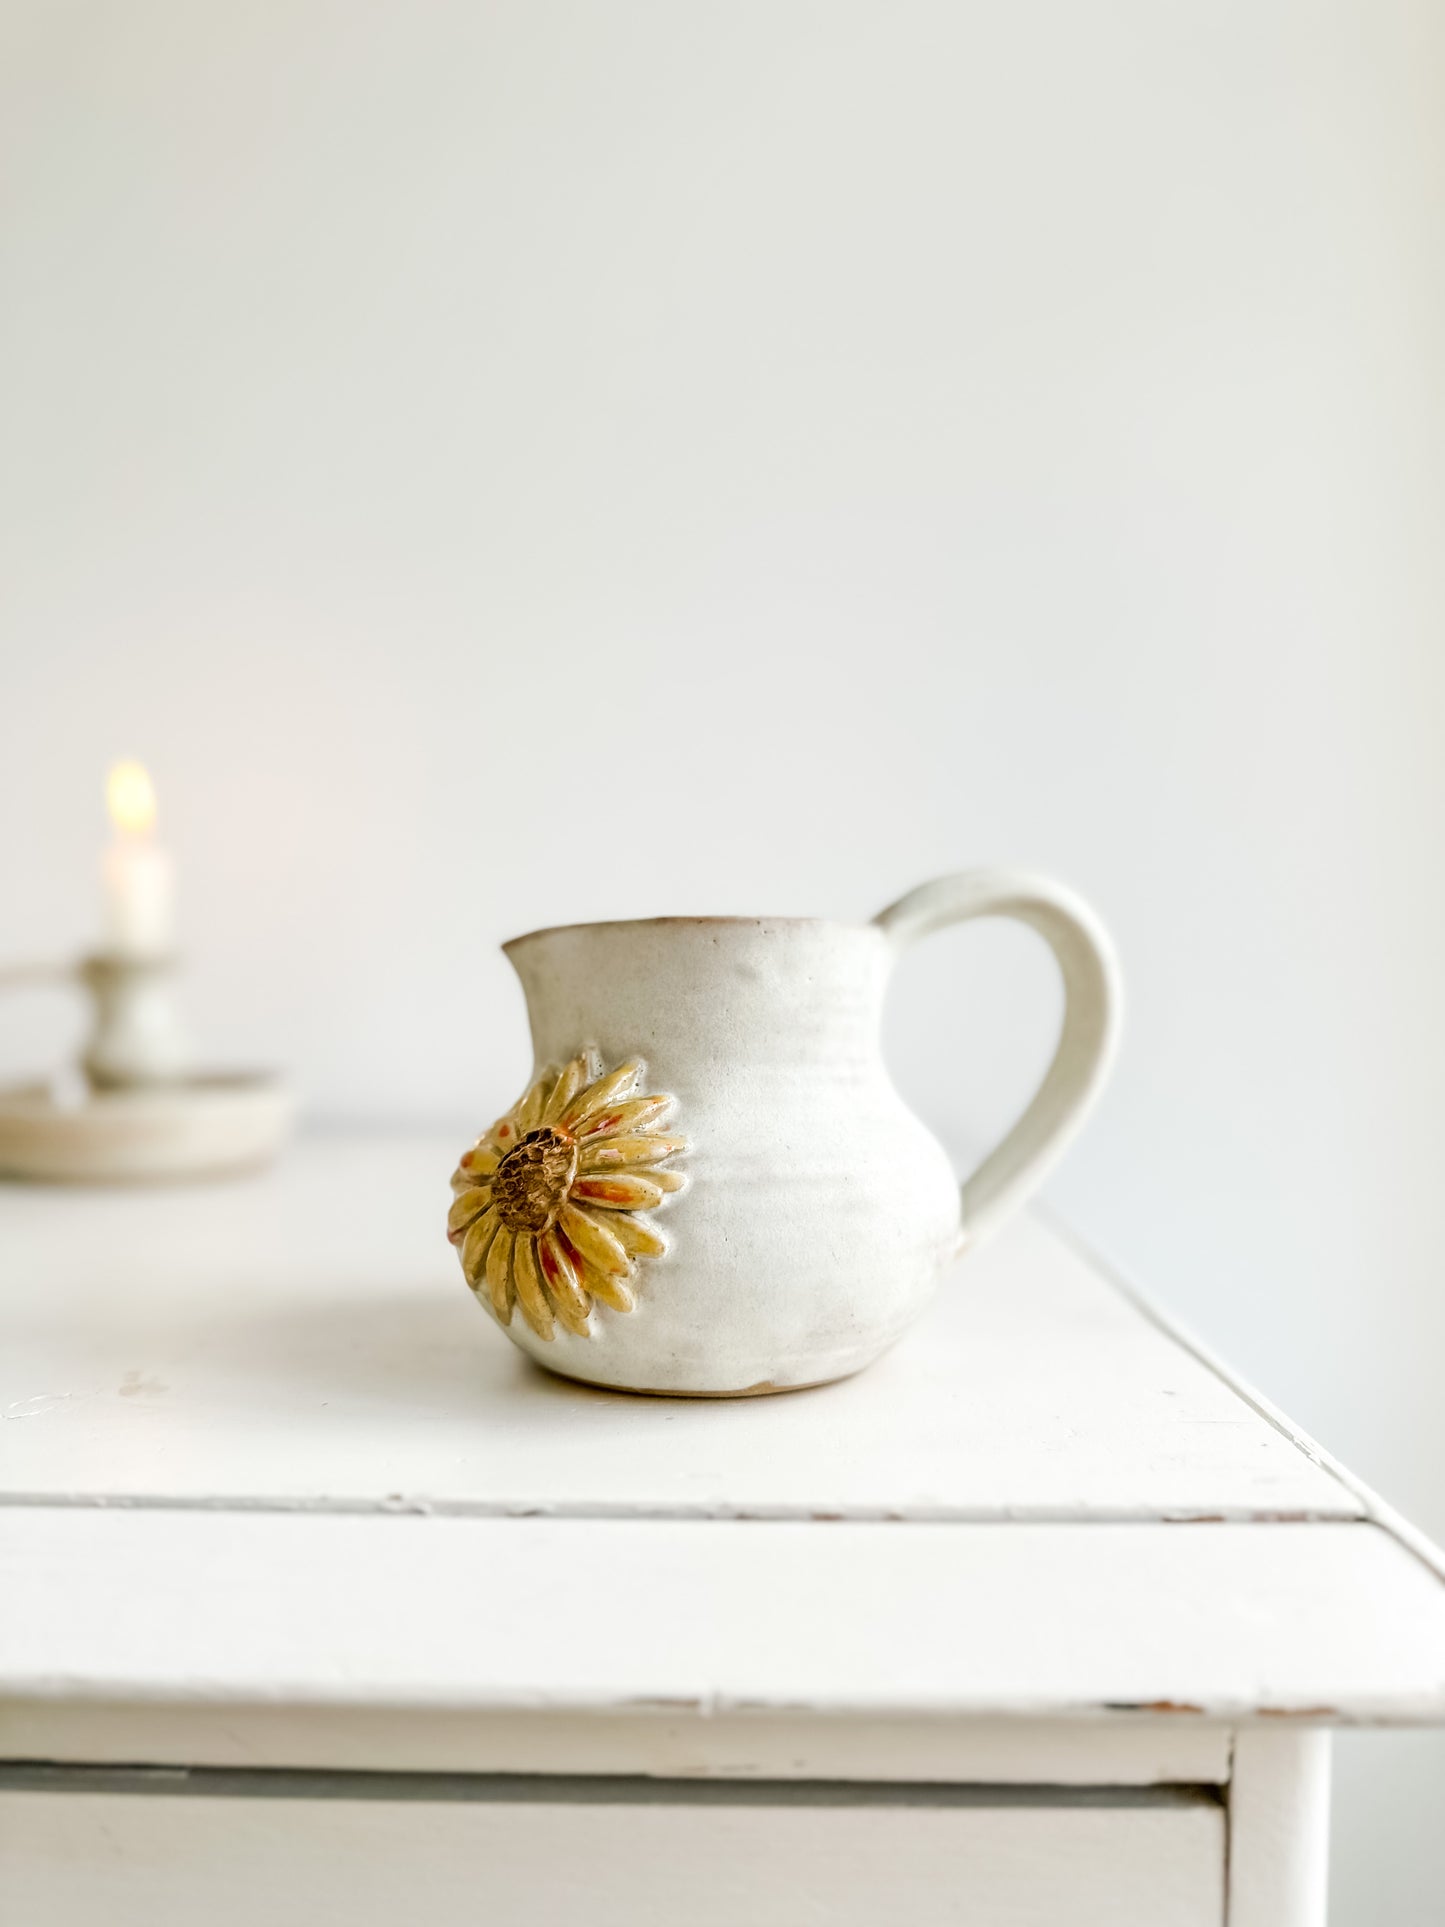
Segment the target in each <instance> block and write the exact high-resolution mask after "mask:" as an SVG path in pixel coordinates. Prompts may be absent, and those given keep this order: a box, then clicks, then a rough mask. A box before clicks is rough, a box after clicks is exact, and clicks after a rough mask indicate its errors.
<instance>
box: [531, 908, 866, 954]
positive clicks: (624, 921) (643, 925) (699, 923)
mask: <svg viewBox="0 0 1445 1927" xmlns="http://www.w3.org/2000/svg"><path fill="white" fill-rule="evenodd" d="M718 924H724V925H727V926H729V927H732V928H737V927H742V926H746V927H749V928H752V929H760V928H761V927H762V926H764V925H771V924H788V925H791V926H794V927H805V926H806V927H811V928H813V929H821V928H828V929H833V930H871V931H875V932H876V931H877V929H878V926H877V925H876V924H875V923H871V922H862V923H859V922H855V921H853V920H851V919H848V918H842V917H790V916H777V917H771V916H752V917H689V916H666V917H588V918H584V919H583V920H582V921H581V922H580V923H544V924H542V925H541V927H540V928H538V929H536V930H524V931H523V932H522V933H521V935H520V936H516V937H508V938H507V939H506V941H505V942H504V943H503V944H502V946H501V947H502V950H503V951H504V952H505V953H507V954H510V953H511V952H512V951H513V950H515V949H517V948H518V946H519V945H521V944H524V943H531V942H532V941H533V939H534V938H537V937H556V936H560V935H561V934H562V933H563V932H565V931H570V930H646V929H654V930H656V929H663V928H666V927H668V926H670V925H682V926H689V925H690V926H693V927H695V928H699V929H706V928H708V927H709V926H711V925H718Z"/></svg>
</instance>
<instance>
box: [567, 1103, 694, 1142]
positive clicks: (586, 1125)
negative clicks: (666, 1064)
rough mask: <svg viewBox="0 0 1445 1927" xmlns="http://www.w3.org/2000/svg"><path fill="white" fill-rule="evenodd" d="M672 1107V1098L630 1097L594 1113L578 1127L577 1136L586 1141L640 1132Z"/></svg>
mask: <svg viewBox="0 0 1445 1927" xmlns="http://www.w3.org/2000/svg"><path fill="white" fill-rule="evenodd" d="M672 1105H673V1100H672V1099H671V1098H670V1097H663V1096H658V1097H629V1098H627V1099H625V1100H621V1101H619V1102H618V1103H616V1104H608V1105H605V1106H604V1107H603V1109H602V1110H600V1111H595V1112H593V1113H592V1115H591V1116H589V1117H588V1118H587V1119H586V1120H585V1121H584V1122H583V1123H581V1124H579V1125H578V1127H577V1130H576V1133H575V1135H576V1136H577V1137H579V1138H582V1139H584V1140H585V1139H589V1138H594V1137H598V1136H600V1135H601V1134H602V1133H603V1132H609V1133H610V1132H613V1131H640V1130H642V1129H643V1128H644V1127H645V1126H646V1125H649V1124H655V1123H656V1122H657V1120H658V1119H659V1118H660V1117H663V1116H664V1115H665V1114H666V1113H667V1112H668V1111H670V1110H671V1109H672Z"/></svg>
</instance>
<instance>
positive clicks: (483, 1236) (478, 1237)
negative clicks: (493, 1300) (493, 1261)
mask: <svg viewBox="0 0 1445 1927" xmlns="http://www.w3.org/2000/svg"><path fill="white" fill-rule="evenodd" d="M500 1223H501V1219H500V1218H499V1217H498V1216H497V1214H496V1212H495V1211H492V1210H490V1209H489V1210H486V1211H484V1212H483V1213H482V1215H481V1217H480V1218H478V1219H477V1220H476V1221H475V1222H474V1223H473V1224H472V1225H471V1227H470V1228H469V1229H468V1231H467V1233H466V1235H465V1237H464V1238H463V1239H462V1276H463V1277H464V1278H465V1279H466V1281H467V1283H468V1284H469V1285H470V1286H471V1287H472V1290H473V1291H475V1290H476V1288H477V1281H478V1280H479V1279H480V1277H481V1275H482V1266H483V1265H484V1264H485V1263H486V1261H487V1247H488V1246H489V1245H490V1244H491V1242H492V1239H493V1238H494V1237H495V1236H496V1235H497V1226H498V1225H499V1224H500Z"/></svg>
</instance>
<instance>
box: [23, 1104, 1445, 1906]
mask: <svg viewBox="0 0 1445 1927" xmlns="http://www.w3.org/2000/svg"><path fill="white" fill-rule="evenodd" d="M454 1151H455V1145H453V1144H452V1143H450V1142H435V1141H427V1140H416V1139H412V1140H401V1141H395V1140H391V1141H388V1140H382V1139H375V1138H372V1139H357V1140H351V1141H346V1140H333V1141H331V1142H329V1143H328V1142H318V1143H312V1144H309V1145H303V1146H302V1147H301V1148H300V1149H299V1150H298V1151H297V1152H296V1154H295V1155H294V1156H293V1157H292V1159H291V1160H290V1162H289V1163H288V1164H286V1165H285V1166H284V1167H282V1168H281V1169H280V1170H279V1171H277V1172H275V1173H274V1174H272V1175H270V1176H268V1177H266V1178H263V1179H256V1180H251V1181H247V1182H239V1183H232V1184H226V1185H210V1186H198V1187H196V1188H194V1189H185V1190H175V1191H167V1192H160V1191H157V1192H149V1193H147V1192H135V1191H129V1192H128V1191H115V1192H108V1193H107V1192H89V1193H70V1192H46V1191H40V1190H25V1189H21V1188H18V1187H10V1188H8V1189H0V1414H3V1423H0V1450H3V1469H0V1482H3V1488H4V1497H5V1499H6V1501H7V1503H6V1504H5V1505H4V1507H3V1510H0V1758H3V1762H4V1764H3V1766H0V1895H3V1896H4V1899H3V1900H0V1914H3V1918H4V1920H5V1921H6V1923H7V1927H77V1924H78V1923H86V1924H89V1923H101V1922H104V1923H106V1927H132V1924H134V1927H142V1923H143V1924H144V1927H181V1924H182V1923H185V1927H193V1923H194V1922H196V1921H204V1922H206V1923H207V1927H242V1924H244V1927H251V1924H252V1923H257V1922H262V1921H264V1922H266V1923H268V1927H292V1924H293V1923H295V1927H300V1923H303V1922H305V1923H308V1927H309V1924H310V1923H313V1922H316V1921H320V1920H331V1919H337V1920H341V1919H345V1920H346V1921H347V1922H348V1924H349V1927H372V1924H373V1923H381V1922H388V1923H391V1922H397V1921H406V1922H408V1923H413V1922H414V1923H419V1924H420V1927H453V1924H454V1923H455V1924H457V1927H460V1923H463V1922H465V1923H468V1927H471V1924H472V1923H475V1922H478V1921H485V1922H487V1923H489V1927H511V1924H512V1923H517V1924H518V1927H521V1923H526V1927H560V1924H562V1923H566V1924H568V1927H570V1924H571V1923H582V1922H585V1923H587V1927H611V1924H612V1923H619V1924H620V1923H624V1922H625V1923H628V1927H651V1924H652V1923H657V1924H658V1927H662V1923H666V1924H667V1927H678V1924H679V1923H689V1924H690V1927H714V1923H724V1922H725V1923H728V1924H729V1927H773V1924H774V1923H776V1924H777V1927H798V1923H803V1922H810V1921H819V1922H824V1921H826V1922H829V1923H838V1924H840V1927H852V1924H853V1923H860V1924H861V1923H868V1927H882V1924H883V1923H894V1922H897V1923H900V1927H914V1924H915V1923H917V1924H919V1927H922V1924H923V1923H935V1922H938V1923H942V1922H962V1921H967V1922H970V1923H988V1924H990V1927H992V1924H993V1923H999V1924H1000V1927H1021V1923H1029V1927H1045V1924H1047V1927H1064V1924H1065V1923H1068V1927H1094V1924H1095V1923H1097V1924H1099V1927H1103V1924H1104V1923H1107V1927H1204V1923H1211V1927H1219V1924H1220V1923H1223V1922H1225V1921H1226V1920H1227V1922H1228V1927H1304V1923H1317V1922H1319V1921H1321V1920H1322V1919H1323V1917H1324V1899H1323V1895H1324V1879H1325V1865H1324V1861H1325V1819H1326V1804H1327V1785H1328V1753H1327V1748H1328V1737H1327V1731H1326V1729H1327V1728H1328V1727H1329V1726H1331V1725H1335V1724H1340V1723H1350V1722H1381V1723H1390V1722H1421V1721H1437V1720H1440V1719H1442V1718H1445V1588H1442V1584H1441V1580H1440V1576H1439V1567H1438V1565H1437V1564H1436V1563H1435V1562H1436V1555H1434V1554H1433V1553H1432V1552H1431V1550H1430V1548H1428V1547H1427V1546H1425V1545H1423V1544H1422V1543H1420V1542H1419V1541H1418V1540H1416V1539H1415V1538H1414V1537H1413V1536H1412V1535H1411V1534H1410V1533H1409V1531H1408V1529H1407V1528H1404V1527H1402V1526H1400V1525H1399V1524H1398V1522H1396V1521H1394V1520H1392V1519H1391V1518H1390V1517H1389V1516H1388V1515H1387V1514H1386V1513H1384V1511H1383V1510H1382V1508H1381V1507H1380V1506H1379V1505H1378V1503H1377V1502H1376V1501H1374V1500H1373V1499H1372V1498H1371V1497H1370V1495H1369V1494H1367V1493H1366V1492H1364V1491H1363V1490H1362V1489H1361V1488H1360V1487H1359V1486H1358V1485H1357V1484H1356V1483H1354V1482H1353V1481H1352V1480H1351V1479H1350V1478H1349V1477H1348V1476H1347V1475H1346V1474H1345V1473H1343V1472H1342V1471H1340V1469H1339V1468H1338V1467H1335V1466H1333V1465H1331V1464H1330V1463H1329V1462H1328V1461H1327V1460H1325V1459H1324V1458H1323V1457H1322V1455H1321V1454H1320V1453H1319V1452H1318V1451H1317V1450H1316V1449H1315V1448H1314V1447H1312V1446H1310V1445H1309V1444H1307V1443H1306V1442H1304V1441H1303V1440H1301V1439H1300V1438H1298V1437H1297V1436H1296V1435H1295V1434H1294V1433H1293V1432H1292V1431H1291V1430H1290V1428H1289V1427H1288V1425H1287V1424H1286V1423H1285V1422H1284V1421H1283V1420H1282V1419H1280V1418H1279V1417H1278V1415H1276V1414H1274V1413H1272V1412H1271V1411H1269V1410H1268V1409H1267V1408H1266V1407H1264V1406H1263V1405H1262V1404H1261V1403H1260V1402H1259V1401H1258V1400H1257V1399H1255V1398H1253V1397H1252V1396H1251V1395H1249V1394H1247V1393H1244V1392H1241V1391H1240V1390H1238V1389H1236V1388H1235V1387H1233V1386H1232V1385H1231V1384H1230V1383H1229V1382H1228V1381H1227V1380H1226V1379H1225V1378H1224V1377H1223V1376H1221V1374H1220V1372H1219V1370H1218V1369H1217V1367H1215V1366H1213V1365H1211V1364H1210V1363H1209V1362H1208V1361H1207V1360H1205V1359H1203V1358H1202V1357H1201V1356H1199V1354H1198V1353H1197V1352H1195V1351H1193V1350H1191V1349H1190V1348H1189V1347H1188V1346H1186V1345H1185V1344H1183V1343H1182V1342H1181V1341H1180V1340H1179V1339H1177V1338H1176V1337H1174V1336H1172V1335H1171V1334H1170V1333H1169V1331H1168V1330H1167V1329H1166V1328H1165V1327H1164V1326H1162V1325H1161V1323H1160V1322H1159V1321H1158V1319H1157V1318H1156V1317H1155V1316H1154V1315H1153V1314H1152V1313H1151V1312H1150V1311H1149V1310H1148V1309H1147V1308H1145V1307H1143V1306H1141V1305H1140V1304H1138V1303H1137V1302H1135V1301H1133V1300H1132V1299H1131V1298H1129V1297H1128V1296H1127V1295H1126V1294H1125V1293H1124V1292H1123V1291H1122V1290H1121V1289H1120V1287H1119V1286H1118V1285H1117V1284H1116V1283H1114V1282H1112V1281H1111V1280H1109V1279H1108V1278H1106V1277H1104V1276H1103V1275H1101V1273H1100V1271H1099V1270H1098V1269H1097V1268H1096V1267H1095V1266H1093V1265H1092V1264H1091V1263H1090V1262H1089V1261H1087V1260H1086V1259H1085V1258H1084V1257H1083V1256H1081V1255H1080V1254H1079V1253H1078V1252H1077V1251H1075V1250H1074V1249H1072V1248H1071V1247H1070V1246H1069V1245H1068V1244H1067V1243H1066V1242H1064V1241H1063V1240H1061V1239H1060V1238H1059V1237H1058V1236H1057V1235H1055V1234H1054V1233H1052V1232H1050V1231H1048V1230H1046V1229H1044V1228H1042V1227H1041V1226H1040V1225H1038V1224H1036V1223H1023V1224H1020V1225H1018V1226H1016V1227H1014V1228H1013V1229H1011V1230H1010V1231H1008V1232H1006V1233H1005V1234H1004V1235H1003V1236H1002V1237H1001V1238H1000V1239H999V1240H998V1242H997V1243H996V1244H995V1245H994V1246H992V1247H990V1248H989V1249H988V1250H986V1251H985V1252H983V1253H981V1254H980V1255H979V1256H978V1257H977V1258H975V1259H974V1260H972V1261H971V1262H970V1264H969V1265H968V1266H967V1267H965V1269H964V1270H963V1271H962V1272H961V1273H960V1275H959V1276H958V1277H957V1278H956V1279H953V1280H951V1281H949V1282H948V1283H947V1284H946V1285H945V1287H944V1290H943V1292H942V1293H941V1295H940V1297H939V1299H938V1301H937V1303H936V1306H935V1307H934V1309H933V1311H932V1312H931V1314H930V1315H929V1316H928V1317H927V1318H926V1319H925V1321H924V1322H923V1324H922V1325H921V1326H920V1327H919V1328H918V1329H917V1330H916V1331H915V1332H914V1333H913V1334H912V1335H911V1336H910V1337H909V1338H908V1339H907V1340H906V1341H905V1342H904V1343H903V1344H902V1345H901V1346H900V1347H899V1348H898V1350H897V1351H896V1352H894V1353H893V1354H892V1355H891V1356H890V1357H889V1358H887V1359H886V1360H884V1361H883V1363H882V1364H880V1365H879V1366H877V1367H875V1368H874V1370H873V1371H872V1372H870V1373H868V1374H865V1375H864V1376H863V1377H862V1378H859V1379H856V1380H854V1381H852V1382H851V1383H847V1384H843V1385H839V1386H834V1387H830V1388H827V1389H824V1390H821V1391H817V1392H810V1393H801V1394H797V1395H794V1396H792V1397H789V1398H783V1399H769V1400H758V1401H750V1402H746V1403H741V1404H739V1403H727V1404H706V1403H692V1402H685V1401H678V1402H674V1401H664V1400H631V1399H627V1398H619V1397H614V1396H611V1395H609V1394H606V1393H600V1392H595V1391H590V1390H587V1389H585V1388H583V1387H579V1386H576V1385H571V1384H568V1383H565V1382H563V1381H560V1380H553V1379H550V1378H548V1377H546V1376H544V1375H542V1374H540V1373H538V1372H536V1371H535V1370H534V1369H533V1368H531V1367H530V1366H528V1365H527V1364H526V1363H525V1362H524V1361H523V1360H522V1359H521V1357H520V1356H519V1355H518V1354H517V1353H516V1352H514V1351H513V1350H512V1349H511V1348H510V1347H509V1346H507V1345H505V1344H503V1343H501V1342H500V1341H499V1339H498V1337H497V1334H496V1333H495V1332H494V1331H493V1330H492V1329H491V1328H490V1326H489V1324H488V1322H487V1320H486V1319H485V1318H484V1317H483V1316H481V1315H480V1314H479V1313H478V1311H477V1310H476V1309H475V1308H474V1307H473V1306H472V1305H471V1304H470V1303H469V1302H468V1299H467V1295H466V1293H465V1290H464V1289H463V1287H462V1285H461V1283H460V1280H459V1278H458V1276H457V1275H456V1264H455V1257H454V1255H453V1253H452V1252H451V1251H450V1249H449V1248H448V1247H447V1245H446V1244H445V1241H444V1239H443V1237H442V1235H441V1231H440V1228H439V1226H440V1219H441V1214H442V1212H443V1211H444V1207H445V1201H446V1195H447V1193H446V1177H447V1172H448V1171H449V1169H450V1166H451V1160H452V1153H453V1152H454ZM780 1288H785V1287H783V1286H782V1285H781V1283H780Z"/></svg>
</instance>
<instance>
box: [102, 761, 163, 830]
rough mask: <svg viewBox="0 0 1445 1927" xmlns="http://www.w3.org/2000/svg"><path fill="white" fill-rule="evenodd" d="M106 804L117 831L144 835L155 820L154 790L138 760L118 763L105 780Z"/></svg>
mask: <svg viewBox="0 0 1445 1927" xmlns="http://www.w3.org/2000/svg"><path fill="white" fill-rule="evenodd" d="M105 806H106V808H107V809H108V810H109V811H110V820H111V822H112V823H114V824H115V826H116V828H117V829H118V830H124V831H126V832H127V834H129V835H131V836H140V835H143V834H144V833H145V832H146V831H147V830H149V829H152V828H153V827H154V825H155V820H156V792H155V786H154V784H153V783H152V782H151V779H150V777H149V775H148V774H147V772H146V770H145V767H144V765H143V764H140V763H117V764H116V765H115V766H114V768H113V769H112V770H111V772H110V775H109V776H108V777H107V778H106V779H105Z"/></svg>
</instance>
